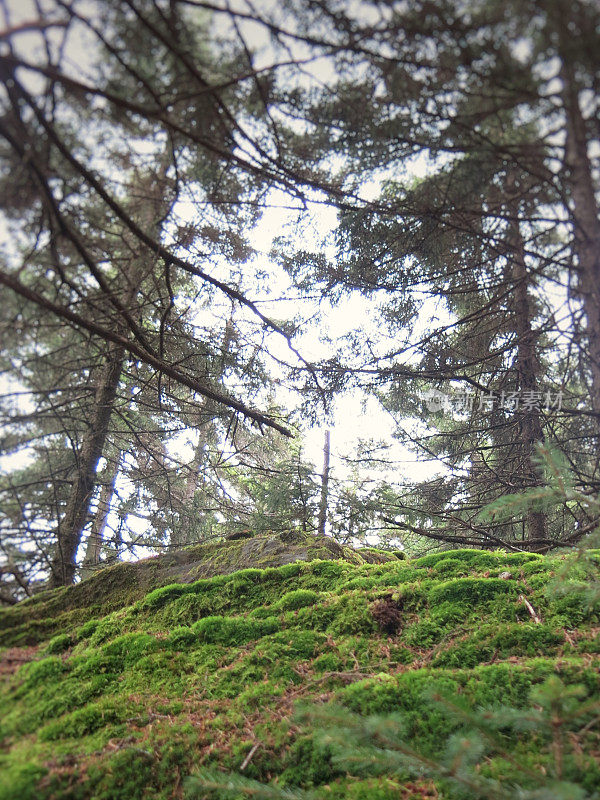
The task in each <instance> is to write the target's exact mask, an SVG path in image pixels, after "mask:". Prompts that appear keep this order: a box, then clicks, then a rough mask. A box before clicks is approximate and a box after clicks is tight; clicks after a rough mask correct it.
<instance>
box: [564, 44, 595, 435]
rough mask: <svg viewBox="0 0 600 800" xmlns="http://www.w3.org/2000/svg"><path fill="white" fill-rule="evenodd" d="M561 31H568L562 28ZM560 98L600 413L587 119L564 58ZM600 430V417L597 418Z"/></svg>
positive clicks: (581, 286)
mask: <svg viewBox="0 0 600 800" xmlns="http://www.w3.org/2000/svg"><path fill="white" fill-rule="evenodd" d="M564 33H567V31H566V30H565V31H564ZM561 78H562V82H563V90H562V100H563V108H564V112H565V117H566V142H565V162H566V167H567V183H568V186H569V189H570V196H571V202H572V209H571V220H572V224H573V233H574V237H575V248H576V253H577V261H578V265H577V272H578V278H579V280H578V292H579V294H580V295H581V299H582V302H583V308H584V311H585V316H586V324H587V339H588V346H589V356H590V369H591V375H592V399H591V402H592V409H593V410H594V411H595V412H596V413H597V414H600V218H599V209H598V203H597V202H596V195H595V191H594V181H593V177H592V167H591V164H590V159H589V156H588V148H587V145H588V142H587V132H586V122H585V119H584V117H583V114H582V113H581V105H580V102H579V86H578V84H577V79H576V76H575V71H574V67H573V64H572V63H570V62H569V60H568V59H563V64H562V69H561ZM597 425H598V433H600V417H598V418H597Z"/></svg>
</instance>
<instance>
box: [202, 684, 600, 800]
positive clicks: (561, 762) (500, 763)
mask: <svg viewBox="0 0 600 800" xmlns="http://www.w3.org/2000/svg"><path fill="white" fill-rule="evenodd" d="M585 695H586V689H585V688H584V687H583V686H580V685H574V686H565V684H564V683H563V682H562V681H561V680H560V678H558V677H557V676H556V675H551V676H550V677H548V678H547V679H546V680H545V681H544V682H543V683H542V684H540V685H538V686H536V687H534V688H533V689H532V690H531V692H530V696H529V704H528V706H527V707H526V708H524V709H518V708H512V707H508V706H500V707H495V708H475V709H473V708H472V707H470V706H469V704H468V703H467V702H466V701H465V700H464V698H462V697H461V696H460V695H458V694H453V695H448V694H442V693H440V692H437V691H436V692H433V693H430V696H429V697H428V698H427V697H424V698H423V702H424V703H425V702H429V703H434V704H436V705H438V706H439V707H440V708H441V709H442V710H443V713H444V714H445V715H447V716H448V717H449V719H450V720H451V721H452V723H453V725H452V731H451V733H450V734H449V735H448V736H447V737H446V739H445V741H440V742H439V746H438V748H437V749H436V752H435V754H433V755H432V754H431V753H430V752H425V751H424V750H422V749H419V748H418V747H416V746H414V745H413V744H412V743H411V741H410V737H409V736H408V732H407V731H408V729H407V726H406V724H405V721H404V719H403V717H402V715H401V714H398V713H392V714H388V715H371V716H366V717H364V716H360V715H359V714H356V713H353V712H351V711H349V710H348V709H346V708H343V707H340V706H335V705H329V706H321V707H316V708H314V707H313V708H311V709H307V710H305V711H301V712H300V713H299V715H298V718H297V721H298V723H299V724H301V725H304V726H309V728H310V730H311V731H312V733H313V737H312V741H313V744H312V747H313V748H317V749H318V750H319V751H320V752H326V753H327V754H328V759H329V761H330V764H331V769H330V775H329V776H328V777H333V776H334V775H335V774H336V773H337V774H343V773H348V774H350V775H353V776H355V777H356V778H365V777H386V778H388V779H394V778H397V779H404V780H417V781H418V780H420V781H422V780H423V779H428V780H433V781H435V783H436V785H437V786H439V788H440V789H441V792H442V793H441V795H440V796H443V797H444V798H448V799H449V800H450V798H457V800H458V798H460V799H461V800H466V799H467V798H469V800H506V798H507V797H508V796H514V797H518V798H519V799H520V800H588V798H589V800H592V798H595V797H597V794H596V789H597V786H598V781H599V780H600V765H599V764H598V762H597V761H596V760H594V758H592V757H591V756H585V755H584V754H583V753H584V747H583V746H584V744H585V742H586V740H587V739H590V740H591V738H592V737H594V738H595V736H596V732H595V731H594V730H593V729H594V728H595V727H597V725H598V712H599V711H600V702H599V701H598V700H597V699H593V700H587V701H586V700H585ZM528 742H535V748H531V749H528V748H527V746H526V745H527V743H528ZM187 788H188V796H189V797H190V798H200V797H206V796H207V794H206V792H207V790H208V791H210V792H212V794H210V795H208V796H209V797H218V798H219V799H220V800H221V798H222V799H223V800H226V798H231V800H233V798H234V797H235V798H238V797H243V796H247V797H253V798H265V800H266V799H267V798H269V799H270V800H276V799H277V800H316V798H318V797H323V796H324V795H322V794H318V793H315V791H313V790H310V789H308V790H302V789H296V788H294V789H292V788H287V787H286V788H280V787H279V786H276V785H268V786H266V785H262V784H260V783H258V782H255V781H251V780H248V779H246V778H245V777H243V776H241V775H239V774H229V775H223V773H219V772H216V771H214V770H202V771H200V773H199V774H198V775H195V776H193V777H191V778H190V779H189V780H188V785H187Z"/></svg>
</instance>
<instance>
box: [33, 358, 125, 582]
mask: <svg viewBox="0 0 600 800" xmlns="http://www.w3.org/2000/svg"><path fill="white" fill-rule="evenodd" d="M124 357H125V352H124V350H123V348H122V347H120V346H118V345H110V346H109V348H108V354H107V358H106V363H105V365H104V367H103V369H102V371H101V373H100V375H99V378H98V383H97V385H96V393H95V398H94V399H95V402H94V408H93V412H92V418H91V420H90V425H89V428H88V430H87V432H86V434H85V436H84V438H83V442H82V444H81V447H80V449H79V452H78V454H77V465H76V466H77V475H76V478H75V481H74V482H73V486H72V489H71V493H70V495H69V500H68V502H67V507H66V509H65V513H64V515H63V518H62V520H61V521H60V524H59V526H58V531H57V542H56V551H55V554H54V558H53V559H52V562H51V566H50V568H51V574H50V581H49V585H50V586H64V585H66V584H69V583H73V580H74V578H75V569H76V564H75V556H76V554H77V549H78V547H79V543H80V541H81V533H82V531H83V528H84V526H85V524H86V522H87V519H88V513H89V508H90V502H91V499H92V495H93V494H94V490H95V488H96V470H97V468H98V462H99V460H100V456H101V455H102V451H103V449H104V444H105V442H106V437H107V434H108V426H109V423H110V418H111V415H112V410H113V407H114V403H115V398H116V396H117V389H118V387H119V380H120V378H121V372H122V370H123V362H124Z"/></svg>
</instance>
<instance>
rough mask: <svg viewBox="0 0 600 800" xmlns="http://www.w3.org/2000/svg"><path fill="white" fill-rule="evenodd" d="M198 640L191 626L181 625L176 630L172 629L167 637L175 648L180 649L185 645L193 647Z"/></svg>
mask: <svg viewBox="0 0 600 800" xmlns="http://www.w3.org/2000/svg"><path fill="white" fill-rule="evenodd" d="M197 640H198V637H197V635H196V633H195V632H194V631H193V630H192V629H191V628H189V627H186V626H184V625H180V626H179V627H178V628H175V630H172V631H171V633H170V634H169V636H168V638H167V642H168V644H169V645H170V646H171V647H173V648H174V649H176V650H178V649H181V648H185V647H191V645H193V644H195V643H196V642H197Z"/></svg>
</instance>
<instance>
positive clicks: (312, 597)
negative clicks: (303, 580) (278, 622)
mask: <svg viewBox="0 0 600 800" xmlns="http://www.w3.org/2000/svg"><path fill="white" fill-rule="evenodd" d="M318 600H319V594H318V593H317V592H315V591H313V590H312V589H296V590H295V591H292V592H287V593H286V594H284V595H283V597H282V598H281V599H280V600H279V601H278V602H277V603H276V604H275V608H276V609H277V610H281V611H295V610H296V609H298V608H305V607H306V606H314V605H315V603H316V602H318Z"/></svg>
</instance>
